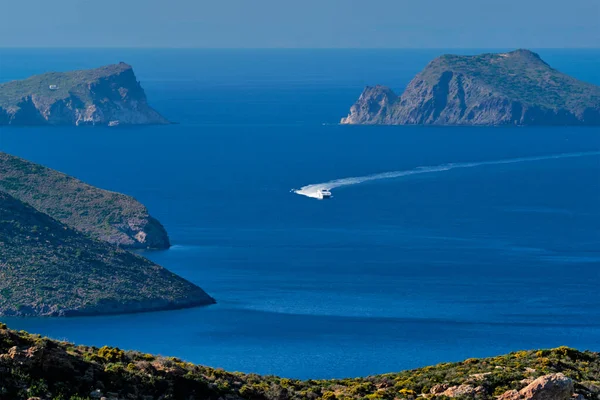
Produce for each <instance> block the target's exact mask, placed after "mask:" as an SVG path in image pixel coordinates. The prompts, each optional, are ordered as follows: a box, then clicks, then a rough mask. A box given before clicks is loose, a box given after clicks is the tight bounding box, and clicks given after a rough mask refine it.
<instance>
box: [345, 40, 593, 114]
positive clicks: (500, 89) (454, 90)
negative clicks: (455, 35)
mask: <svg viewBox="0 0 600 400" xmlns="http://www.w3.org/2000/svg"><path fill="white" fill-rule="evenodd" d="M341 123H342V124H370V125H375V124H381V125H600V86H596V85H593V84H591V83H586V82H582V81H579V80H577V79H575V78H573V77H571V76H568V75H566V74H563V73H561V72H560V71H557V70H556V69H554V68H552V67H551V66H550V65H548V64H547V63H546V62H544V61H543V60H542V59H541V58H540V56H539V55H537V54H536V53H534V52H532V51H529V50H523V49H521V50H515V51H512V52H509V53H497V54H492V53H487V54H480V55H475V56H463V55H444V56H441V57H438V58H436V59H434V60H433V61H431V62H430V63H429V64H428V65H427V66H426V67H425V68H424V69H423V70H422V71H421V72H420V73H418V74H417V75H416V76H415V77H414V78H413V80H412V81H411V82H410V83H409V84H408V87H407V88H406V90H405V91H404V93H403V94H402V95H401V96H398V95H397V94H396V93H394V91H392V90H391V89H390V88H389V87H386V86H375V87H367V88H366V89H365V90H364V92H363V93H362V95H361V96H360V98H359V99H358V101H357V102H356V103H355V104H354V105H353V106H352V107H351V109H350V114H349V115H348V116H347V117H346V118H343V119H342V121H341Z"/></svg>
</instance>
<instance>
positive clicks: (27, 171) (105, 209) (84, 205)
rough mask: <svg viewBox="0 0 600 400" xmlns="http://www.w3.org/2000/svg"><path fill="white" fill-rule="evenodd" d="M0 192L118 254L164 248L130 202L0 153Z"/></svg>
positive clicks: (143, 212) (143, 211) (159, 231)
mask: <svg viewBox="0 0 600 400" xmlns="http://www.w3.org/2000/svg"><path fill="white" fill-rule="evenodd" d="M0 191H3V192H6V193H8V194H10V195H12V196H13V197H16V198H17V199H19V200H21V201H23V202H25V203H28V204H29V205H31V206H33V207H34V208H36V209H37V210H38V211H41V212H43V213H45V214H48V215H50V216H51V217H53V218H55V219H57V220H59V221H60V222H62V223H64V224H66V225H68V226H69V227H71V228H73V229H75V230H78V231H80V232H83V233H85V234H86V235H89V236H92V237H93V238H96V239H99V240H103V241H106V242H108V243H112V244H115V245H118V246H121V247H123V248H131V249H166V248H169V247H170V242H169V236H168V235H167V232H166V230H165V228H164V227H163V226H162V224H161V223H160V222H159V221H158V220H156V219H155V218H153V217H152V216H150V214H149V212H148V209H147V208H146V207H145V206H144V205H143V204H141V203H140V202H138V201H137V200H135V199H134V198H132V197H130V196H126V195H123V194H120V193H115V192H111V191H108V190H102V189H99V188H96V187H94V186H91V185H88V184H86V183H84V182H82V181H80V180H78V179H76V178H73V177H71V176H68V175H65V174H63V173H61V172H58V171H55V170H52V169H50V168H47V167H44V166H42V165H39V164H35V163H32V162H29V161H27V160H24V159H22V158H19V157H15V156H12V155H10V154H7V153H2V152H0Z"/></svg>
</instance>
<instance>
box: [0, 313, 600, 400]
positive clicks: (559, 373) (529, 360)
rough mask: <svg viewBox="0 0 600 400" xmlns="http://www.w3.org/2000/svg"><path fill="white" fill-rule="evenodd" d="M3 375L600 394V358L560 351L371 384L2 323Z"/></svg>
mask: <svg viewBox="0 0 600 400" xmlns="http://www.w3.org/2000/svg"><path fill="white" fill-rule="evenodd" d="M0 377H1V378H2V379H1V380H0V396H2V398H7V399H24V400H26V399H32V398H35V399H40V400H41V399H72V400H74V399H106V400H121V399H206V400H219V399H229V400H241V399H256V400H300V399H306V400H359V399H361V400H362V399H367V400H386V399H387V400H393V399H407V400H408V399H439V400H443V399H453V398H456V399H478V400H492V399H494V400H495V399H498V400H543V399H548V400H549V399H552V400H584V399H595V398H598V396H599V395H600V384H598V382H599V381H600V354H599V353H593V352H590V351H578V350H575V349H572V348H568V347H559V348H555V349H544V350H529V351H518V352H514V353H510V354H506V355H503V356H498V357H490V358H481V359H478V358H470V359H467V360H465V361H462V362H457V363H441V364H438V365H436V366H429V367H424V368H419V369H415V370H411V371H404V372H396V373H389V374H384V375H375V376H370V377H366V378H348V379H330V380H318V379H311V380H298V379H288V378H280V377H277V376H261V375H256V374H245V373H240V372H227V371H224V370H222V369H214V368H210V367H204V366H200V365H194V364H192V363H189V362H185V361H184V360H181V359H179V358H174V357H164V356H155V355H151V354H145V353H140V352H137V351H124V350H121V349H119V348H115V347H107V346H104V347H100V348H97V347H91V346H82V345H78V346H76V345H73V344H71V343H67V342H59V341H55V340H52V339H48V338H45V337H42V336H40V335H32V334H29V333H27V332H23V331H19V332H17V331H14V330H11V329H9V328H8V327H7V326H6V325H5V324H1V323H0Z"/></svg>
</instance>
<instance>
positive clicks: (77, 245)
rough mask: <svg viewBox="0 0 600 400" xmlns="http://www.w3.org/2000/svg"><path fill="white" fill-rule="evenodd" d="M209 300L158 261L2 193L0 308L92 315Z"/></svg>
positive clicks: (17, 312)
mask: <svg viewBox="0 0 600 400" xmlns="http://www.w3.org/2000/svg"><path fill="white" fill-rule="evenodd" d="M213 302H214V300H213V299H212V298H211V297H210V296H208V295H207V294H206V293H205V292H204V291H203V290H202V289H200V288H199V287H198V286H196V285H194V284H192V283H190V282H188V281H186V280H185V279H183V278H181V277H179V276H177V275H175V274H173V273H171V272H169V271H168V270H166V269H164V268H162V267H160V266H159V265H156V264H154V263H152V262H150V261H148V260H146V259H145V258H143V257H139V256H137V255H134V254H132V253H130V252H128V251H125V250H122V249H119V248H118V247H115V246H113V245H110V244H108V243H105V242H101V241H97V240H94V239H90V238H88V237H87V236H85V235H83V234H82V233H79V232H77V231H75V230H73V229H71V228H69V227H68V226H66V225H64V224H62V223H60V222H58V221H56V220H55V219H53V218H51V217H49V216H48V215H46V214H43V213H41V212H39V211H37V210H35V209H34V208H32V207H31V206H29V205H27V204H25V203H22V202H21V201H19V200H17V199H15V198H13V197H12V196H10V195H8V194H6V193H2V192H0V315H23V316H28V315H46V316H63V315H64V316H70V315H95V314H111V313H126V312H139V311H149V310H162V309H172V308H182V307H191V306H197V305H203V304H211V303H213Z"/></svg>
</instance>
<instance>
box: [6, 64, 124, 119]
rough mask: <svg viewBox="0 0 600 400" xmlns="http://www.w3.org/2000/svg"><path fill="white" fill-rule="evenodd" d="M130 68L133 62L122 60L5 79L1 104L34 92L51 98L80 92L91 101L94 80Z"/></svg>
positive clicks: (18, 99)
mask: <svg viewBox="0 0 600 400" xmlns="http://www.w3.org/2000/svg"><path fill="white" fill-rule="evenodd" d="M130 70H131V66H130V65H128V64H125V63H120V64H113V65H106V66H103V67H100V68H95V69H87V70H79V71H69V72H48V73H45V74H40V75H34V76H32V77H30V78H27V79H23V80H16V81H10V82H6V83H2V84H0V107H3V108H8V107H14V106H16V105H17V104H18V103H19V102H20V101H21V100H22V99H23V98H26V97H29V96H32V95H42V96H43V97H45V98H47V99H48V101H56V100H62V99H66V98H68V97H70V96H72V95H77V97H78V98H80V99H81V100H82V101H83V102H91V101H92V98H91V97H90V91H89V85H90V84H92V83H94V82H97V81H99V80H101V79H106V78H108V77H110V76H113V75H118V74H122V73H123V72H127V71H130ZM50 85H56V89H54V90H53V89H50Z"/></svg>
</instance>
